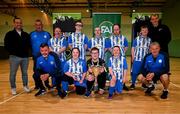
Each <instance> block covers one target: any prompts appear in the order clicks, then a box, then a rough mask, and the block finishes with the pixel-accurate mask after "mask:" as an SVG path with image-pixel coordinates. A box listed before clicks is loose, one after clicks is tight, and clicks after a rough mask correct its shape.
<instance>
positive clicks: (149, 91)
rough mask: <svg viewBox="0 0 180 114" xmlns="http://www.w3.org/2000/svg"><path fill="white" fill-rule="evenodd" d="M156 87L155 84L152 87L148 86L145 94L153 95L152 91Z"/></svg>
mask: <svg viewBox="0 0 180 114" xmlns="http://www.w3.org/2000/svg"><path fill="white" fill-rule="evenodd" d="M154 89H155V87H154V85H152V86H151V87H148V88H147V90H146V91H145V94H147V95H149V96H151V92H152V91H153V90H154Z"/></svg>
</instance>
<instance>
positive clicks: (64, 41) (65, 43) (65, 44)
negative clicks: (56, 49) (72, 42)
mask: <svg viewBox="0 0 180 114" xmlns="http://www.w3.org/2000/svg"><path fill="white" fill-rule="evenodd" d="M67 46H68V43H67V41H66V39H63V47H65V48H67Z"/></svg>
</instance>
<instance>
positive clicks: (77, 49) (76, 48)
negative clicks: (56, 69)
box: [71, 47, 80, 56]
mask: <svg viewBox="0 0 180 114" xmlns="http://www.w3.org/2000/svg"><path fill="white" fill-rule="evenodd" d="M75 49H77V50H78V52H79V56H80V50H79V48H77V47H74V48H72V50H71V55H72V52H73V50H75Z"/></svg>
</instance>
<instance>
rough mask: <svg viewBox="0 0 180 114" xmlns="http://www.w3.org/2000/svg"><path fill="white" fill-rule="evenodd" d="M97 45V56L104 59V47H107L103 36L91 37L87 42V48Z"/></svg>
mask: <svg viewBox="0 0 180 114" xmlns="http://www.w3.org/2000/svg"><path fill="white" fill-rule="evenodd" d="M93 47H97V48H98V49H99V58H101V59H104V53H105V48H108V42H107V40H106V39H105V38H104V37H100V38H91V39H90V40H89V42H88V48H89V49H91V48H93Z"/></svg>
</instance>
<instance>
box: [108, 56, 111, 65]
mask: <svg viewBox="0 0 180 114" xmlns="http://www.w3.org/2000/svg"><path fill="white" fill-rule="evenodd" d="M108 67H112V61H111V58H110V59H109V60H108Z"/></svg>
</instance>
